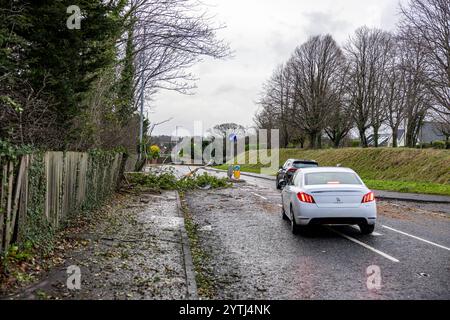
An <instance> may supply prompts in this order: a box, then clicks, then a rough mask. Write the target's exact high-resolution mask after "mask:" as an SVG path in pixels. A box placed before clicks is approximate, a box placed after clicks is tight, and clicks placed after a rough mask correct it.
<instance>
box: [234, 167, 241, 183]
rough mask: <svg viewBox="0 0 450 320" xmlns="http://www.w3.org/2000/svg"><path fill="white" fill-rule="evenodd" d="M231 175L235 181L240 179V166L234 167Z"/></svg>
mask: <svg viewBox="0 0 450 320" xmlns="http://www.w3.org/2000/svg"><path fill="white" fill-rule="evenodd" d="M233 174H234V178H235V179H236V180H239V179H240V178H241V167H240V166H235V167H234V170H233Z"/></svg>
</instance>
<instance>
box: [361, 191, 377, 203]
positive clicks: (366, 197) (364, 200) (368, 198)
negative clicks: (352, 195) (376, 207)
mask: <svg viewBox="0 0 450 320" xmlns="http://www.w3.org/2000/svg"><path fill="white" fill-rule="evenodd" d="M372 201H375V194H374V193H373V192H372V191H370V192H369V193H367V194H365V195H364V197H363V198H362V203H367V202H372Z"/></svg>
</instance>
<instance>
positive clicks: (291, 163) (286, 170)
mask: <svg viewBox="0 0 450 320" xmlns="http://www.w3.org/2000/svg"><path fill="white" fill-rule="evenodd" d="M318 166H319V164H318V163H317V162H316V161H314V160H300V159H288V160H287V161H286V162H285V163H284V165H283V166H282V167H281V168H280V170H279V171H278V173H277V179H276V186H277V189H281V185H280V181H285V182H286V183H288V182H289V180H290V179H291V178H292V177H293V176H294V173H295V172H297V170H298V169H301V168H311V167H318Z"/></svg>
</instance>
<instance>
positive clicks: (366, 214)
mask: <svg viewBox="0 0 450 320" xmlns="http://www.w3.org/2000/svg"><path fill="white" fill-rule="evenodd" d="M281 199H282V207H283V209H282V215H283V218H284V219H286V220H291V229H292V232H293V233H294V234H297V233H298V232H299V231H300V229H302V227H305V226H309V225H317V224H346V225H358V226H359V228H360V230H361V232H362V233H363V234H370V233H372V232H373V230H374V228H375V223H376V220H377V206H376V202H375V195H374V193H373V192H372V191H370V190H369V189H368V188H367V187H366V185H365V184H364V182H363V181H362V180H361V178H360V177H359V176H358V175H357V174H356V172H355V171H353V170H351V169H348V168H339V167H318V168H304V169H302V170H299V171H297V172H296V173H295V175H294V177H293V178H292V180H290V183H289V184H287V185H286V186H285V187H284V188H283V191H282V193H281Z"/></svg>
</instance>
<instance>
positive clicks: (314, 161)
mask: <svg viewBox="0 0 450 320" xmlns="http://www.w3.org/2000/svg"><path fill="white" fill-rule="evenodd" d="M287 161H292V162H309V163H317V161H316V160H306V159H288V160H287Z"/></svg>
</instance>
